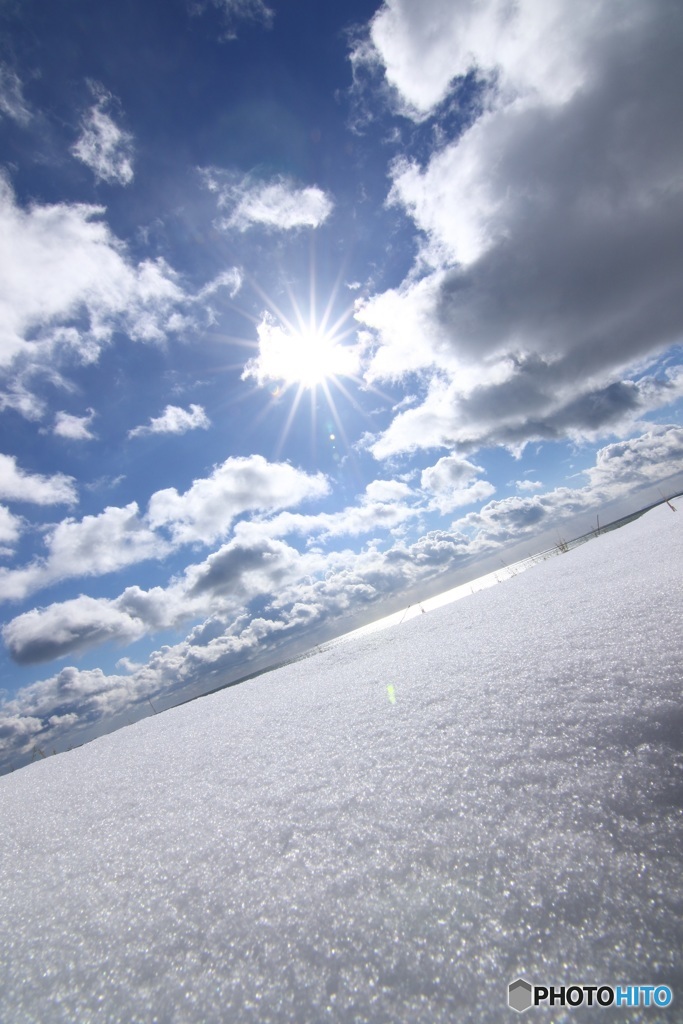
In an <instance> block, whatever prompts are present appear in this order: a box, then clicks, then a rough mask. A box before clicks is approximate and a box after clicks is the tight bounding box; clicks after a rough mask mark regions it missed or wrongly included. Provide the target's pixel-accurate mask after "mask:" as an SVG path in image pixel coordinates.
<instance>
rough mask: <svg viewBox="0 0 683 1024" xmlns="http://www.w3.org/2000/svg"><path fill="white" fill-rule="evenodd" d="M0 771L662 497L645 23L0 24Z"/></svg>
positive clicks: (681, 252) (669, 405)
mask: <svg viewBox="0 0 683 1024" xmlns="http://www.w3.org/2000/svg"><path fill="white" fill-rule="evenodd" d="M0 21H1V22H2V31H1V32H0V37H1V38H2V43H1V44H0V146H1V147H2V149H1V166H0V174H1V182H0V217H1V218H2V225H1V226H0V374H1V379H0V420H1V422H2V444H1V446H0V502H1V503H2V504H1V507H0V550H1V553H2V559H3V562H2V567H1V568H0V596H1V597H2V598H3V623H4V625H3V631H2V638H3V649H2V654H1V655H0V662H1V664H2V673H3V682H2V686H3V687H4V690H3V694H4V700H3V705H2V708H1V709H0V736H1V737H2V740H3V742H4V744H5V754H4V762H3V763H5V764H9V765H11V764H18V763H21V762H22V760H26V759H27V758H29V757H30V756H31V754H32V752H33V750H34V749H35V748H36V747H37V746H40V747H41V749H42V748H45V747H46V748H49V749H52V748H53V747H54V748H57V749H60V748H63V747H64V746H68V745H69V743H73V742H78V741H79V739H81V738H83V737H85V736H87V735H91V734H92V733H93V732H96V731H98V730H99V731H101V730H103V729H105V728H109V727H111V725H112V724H117V723H119V722H125V721H128V720H134V719H135V718H136V717H139V716H140V715H141V714H147V713H149V711H150V707H149V703H150V700H151V702H152V703H153V704H155V703H158V705H159V707H168V706H170V705H171V704H173V703H175V702H177V701H179V700H184V699H187V698H188V697H189V696H192V695H195V694H197V693H199V692H202V691H204V690H207V689H210V688H212V687H215V686H216V685H219V684H220V683H221V682H222V681H225V680H228V679H230V678H235V677H237V676H239V675H241V674H244V673H246V672H249V671H251V670H253V669H254V668H257V667H261V666H262V665H264V664H267V663H269V662H273V661H276V660H278V659H281V658H283V657H287V656H288V655H290V654H292V653H295V652H297V651H300V650H302V649H305V648H306V647H308V646H311V645H312V644H315V643H317V642H319V641H320V640H321V639H323V638H325V637H326V636H329V635H332V634H335V633H339V632H343V631H345V630H346V629H348V628H351V627H352V626H353V625H357V624H359V623H360V622H362V621H367V620H368V619H370V618H373V617H377V616H379V615H381V614H384V613H385V612H386V611H387V610H391V608H392V607H393V606H395V605H396V604H400V603H407V602H408V601H410V600H414V599H415V596H416V595H419V594H420V593H426V592H427V591H432V592H434V591H436V590H439V589H445V588H446V587H447V586H449V585H453V583H454V582H457V581H458V580H460V579H462V578H466V577H467V576H468V575H469V576H474V575H477V574H478V573H479V571H484V569H485V568H488V567H490V566H495V565H496V564H499V563H500V560H501V559H509V558H510V557H511V556H514V555H515V553H516V552H520V554H524V553H526V552H527V551H529V550H534V549H537V548H538V547H540V546H542V545H543V544H545V543H552V542H553V538H556V537H558V536H570V535H574V534H577V533H580V532H583V530H585V529H588V528H590V526H591V525H592V524H593V523H594V522H595V517H596V515H598V514H600V515H601V518H603V517H604V518H608V517H610V516H612V517H613V515H615V514H617V513H619V512H621V511H627V510H629V511H630V510H632V509H634V508H637V507H639V506H641V505H644V504H646V503H647V502H648V501H651V500H656V499H657V498H658V497H660V496H661V493H671V492H673V491H676V490H678V489H680V486H681V482H682V476H681V474H682V473H683V429H682V428H681V425H680V412H681V396H682V395H683V371H682V369H681V363H682V355H683V349H682V348H681V328H682V324H683V302H682V301H681V297H680V296H681V290H680V280H681V270H682V264H683V232H681V224H682V221H683V217H682V214H683V191H682V189H681V179H680V168H681V166H683V152H682V151H683V139H681V136H680V130H679V129H680V123H679V99H680V95H681V86H682V85H683V83H682V82H681V77H682V75H683V72H682V71H681V67H683V64H682V63H681V49H682V47H681V36H682V34H683V18H682V17H681V12H680V7H679V5H678V4H676V3H674V2H668V0H658V2H657V3H652V4H648V5H643V4H640V3H637V2H635V0H634V2H633V3H631V2H627V3H623V2H619V3H617V2H616V0H614V2H611V0H606V2H602V3H595V2H591V3H588V2H585V3H578V4H577V3H576V2H572V3H571V4H570V3H568V2H565V0H553V2H552V3H550V4H548V3H544V4H542V5H540V4H537V3H534V2H531V0H521V2H520V3H519V4H518V5H516V6H515V7H514V8H509V9H508V8H505V7H504V6H501V5H499V4H497V3H494V2H492V0H491V2H488V0H484V2H481V3H477V4H474V3H466V2H457V3H455V2H454V3H449V4H444V3H443V2H441V0H420V3H417V2H416V0H412V2H409V0H390V2H389V0H387V2H385V3H384V4H381V5H379V4H377V3H376V2H373V3H369V2H368V3H361V2H357V3H346V4H343V5H333V4H321V3H319V2H314V0H297V2H291V3H287V4H279V3H277V2H273V3H271V4H269V5H266V3H264V2H262V0H203V2H199V3H189V2H185V0H163V2H162V0H148V2H146V3H144V4H140V3H134V2H132V0H131V2H121V0H117V2H116V3H113V2H109V0H102V2H101V3H98V4H96V5H93V4H91V3H89V2H86V0H70V2H66V0H54V2H53V3H51V4H49V5H46V4H42V3H39V2H38V0H25V2H23V3H21V4H5V5H3V8H2V10H1V12H0Z"/></svg>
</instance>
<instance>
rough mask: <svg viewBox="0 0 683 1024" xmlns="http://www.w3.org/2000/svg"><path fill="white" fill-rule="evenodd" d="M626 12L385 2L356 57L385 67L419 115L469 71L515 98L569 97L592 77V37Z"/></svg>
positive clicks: (557, 5)
mask: <svg viewBox="0 0 683 1024" xmlns="http://www.w3.org/2000/svg"><path fill="white" fill-rule="evenodd" d="M596 8H597V10H596ZM620 15H621V16H622V18H623V5H622V4H619V3H617V2H610V0H603V2H602V3H601V4H599V5H596V4H593V3H590V2H589V0H573V2H572V3H569V2H567V0H555V2H553V3H542V2H539V0H523V2H521V3H517V4H514V5H513V4H508V3H501V2H500V0H484V2H480V0H459V2H458V3H453V2H452V0H421V2H420V3H419V4H418V3H415V2H414V0H385V3H383V4H382V7H381V8H380V9H379V11H378V12H377V13H376V14H375V16H374V18H373V19H372V22H371V23H370V36H369V40H367V41H362V42H361V44H360V46H359V48H358V50H357V52H356V54H355V56H354V57H353V59H355V60H356V61H358V60H361V61H362V60H365V61H368V60H369V61H372V62H376V63H378V64H380V65H381V66H382V67H383V69H384V72H385V75H386V79H387V82H388V83H389V84H390V86H391V87H392V88H393V89H394V90H395V91H396V93H397V95H398V97H399V100H400V104H401V108H402V112H403V113H404V114H406V115H407V116H409V117H412V118H414V119H415V120H422V119H424V118H426V117H428V116H429V115H430V114H432V113H433V112H434V110H435V108H437V107H438V105H439V104H440V103H441V102H442V101H443V100H444V99H445V98H446V97H447V96H448V94H449V92H450V91H451V89H452V87H453V85H454V84H455V81H456V80H457V79H458V78H462V77H464V76H465V75H467V74H468V73H469V72H477V73H479V74H480V75H484V76H495V77H494V81H495V86H496V89H497V91H498V92H499V93H500V94H501V95H502V96H504V97H505V98H506V99H508V100H513V99H514V98H516V97H517V96H519V95H525V94H528V93H530V92H534V93H541V94H542V95H543V96H544V98H545V99H547V100H552V101H553V102H563V101H566V100H567V99H568V98H569V97H570V96H571V95H573V93H574V92H575V91H576V90H577V89H579V88H580V87H581V86H582V85H583V84H584V82H585V69H584V63H583V60H582V50H583V48H584V47H585V45H586V42H587V41H588V40H592V39H594V38H595V37H596V36H598V37H599V36H600V35H601V34H602V33H604V32H605V31H606V26H610V25H612V24H614V23H617V24H618V22H619V18H620ZM368 44H369V45H368Z"/></svg>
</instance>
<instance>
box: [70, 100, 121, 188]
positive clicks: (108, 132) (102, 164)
mask: <svg viewBox="0 0 683 1024" xmlns="http://www.w3.org/2000/svg"><path fill="white" fill-rule="evenodd" d="M90 88H91V91H92V92H93V94H94V96H95V100H96V102H95V104H94V105H93V106H92V107H91V108H90V110H89V111H88V113H87V114H86V115H85V116H84V117H83V120H82V125H81V135H80V137H79V139H78V142H77V143H76V145H75V146H74V147H73V149H72V153H73V154H74V156H75V157H77V158H78V159H79V160H81V161H82V162H83V163H84V164H87V166H88V167H89V168H90V170H91V171H92V172H93V174H94V175H95V178H96V179H97V181H106V182H108V183H109V184H110V185H112V184H114V185H130V183H131V181H132V180H133V136H132V135H131V134H130V133H129V132H126V131H124V130H123V129H122V128H119V127H118V125H117V124H116V122H115V121H114V120H113V118H112V117H111V116H110V115H109V114H108V113H107V108H108V107H109V106H110V105H111V104H112V102H113V97H112V95H111V93H108V92H107V91H106V89H103V88H102V86H101V85H97V84H96V83H91V84H90Z"/></svg>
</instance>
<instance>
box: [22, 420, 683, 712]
mask: <svg viewBox="0 0 683 1024" xmlns="http://www.w3.org/2000/svg"><path fill="white" fill-rule="evenodd" d="M470 467H471V468H470ZM233 468H234V467H233ZM477 471H478V467H476V466H474V465H473V464H470V463H467V462H466V461H465V460H454V459H445V460H440V461H439V463H437V464H436V465H435V466H433V467H431V468H430V469H429V470H427V471H426V474H427V476H426V481H425V482H426V483H427V484H428V483H430V482H431V483H432V484H435V485H436V486H437V487H440V488H441V491H439V492H437V496H438V494H441V495H442V496H447V494H448V488H449V487H451V486H452V487H453V488H458V487H459V486H463V485H464V484H465V483H466V482H467V481H468V480H471V479H472V475H474V474H476V472H477ZM586 475H587V477H588V484H587V485H586V486H585V487H580V488H574V489H572V488H567V487H560V488H556V489H555V490H552V491H549V492H546V493H544V494H537V495H533V496H512V497H507V498H504V499H502V500H500V501H492V502H489V503H488V504H487V505H485V506H484V507H483V508H481V509H480V511H478V512H470V513H468V514H466V515H465V516H463V517H461V518H460V519H458V520H456V521H455V522H454V523H453V524H452V526H451V528H450V529H449V530H436V531H432V532H430V533H428V534H426V535H424V536H423V537H420V538H419V539H418V540H417V541H415V542H414V543H411V544H408V543H404V542H397V543H395V544H394V545H393V546H392V547H390V548H389V549H388V550H381V549H380V547H379V546H378V545H377V544H373V543H371V544H369V545H368V546H367V547H366V548H365V549H364V550H362V551H360V552H358V551H351V550H343V551H332V552H329V553H328V554H324V555H323V554H322V553H321V552H320V551H316V550H312V551H309V552H306V553H304V554H301V553H300V552H299V551H297V550H296V549H295V548H293V547H292V546H290V545H289V544H286V543H284V542H283V541H281V540H278V539H277V538H276V537H274V536H269V535H268V528H269V527H270V526H273V527H274V532H278V530H280V529H281V528H282V533H285V532H297V531H298V528H299V526H301V532H306V530H308V529H310V527H311V526H312V525H313V523H311V522H309V523H297V519H298V518H301V519H302V520H305V519H306V518H307V517H305V516H303V517H297V516H291V517H289V514H288V513H283V514H282V515H281V516H277V517H275V519H274V520H273V521H272V522H271V523H267V522H266V523H264V524H261V523H258V522H256V523H254V522H244V523H240V524H238V527H237V529H236V533H235V536H234V537H233V538H232V539H231V540H230V541H228V542H227V543H226V544H224V545H223V546H222V547H221V548H220V549H219V550H218V551H215V552H213V553H212V554H210V555H209V556H208V557H207V558H206V559H205V560H204V561H202V562H199V563H197V564H195V565H190V566H189V567H188V568H187V569H186V570H185V572H184V574H183V575H182V576H180V577H174V578H173V579H172V580H171V582H170V584H169V586H168V587H167V588H165V589H164V588H161V587H155V588H153V589H151V590H149V591H144V590H142V589H141V588H139V587H128V588H127V589H126V590H124V591H123V593H122V594H120V595H119V596H118V597H116V598H114V599H104V598H100V599H90V598H79V599H76V600H73V601H67V602H61V603H57V604H54V605H49V606H48V607H47V608H43V609H34V610H33V611H32V612H29V613H25V614H23V615H19V616H17V617H16V618H15V619H13V620H12V621H11V622H10V623H8V625H7V627H6V628H5V634H4V635H5V639H6V642H7V643H8V645H9V647H10V650H11V653H12V655H13V657H15V659H16V660H18V661H20V662H23V663H29V662H32V661H34V660H46V659H48V658H51V657H62V656H65V655H67V654H69V653H77V652H80V651H83V650H85V649H87V648H88V647H92V646H94V645H96V644H99V643H103V642H111V641H116V642H128V641H129V640H131V639H137V638H139V637H141V636H142V635H144V634H147V633H152V632H156V631H159V630H165V629H170V628H178V627H179V626H180V625H181V624H182V623H184V622H187V621H189V620H192V619H194V620H195V621H198V622H201V620H205V621H203V622H201V624H200V625H198V626H196V627H195V628H194V629H193V630H192V633H191V634H190V636H189V637H188V638H187V639H186V640H185V641H183V642H182V643H179V644H177V645H175V646H174V647H164V648H162V650H161V651H159V652H157V654H156V655H154V656H153V657H152V658H151V659H150V661H149V663H148V664H147V665H146V666H145V667H143V668H141V669H139V670H135V672H134V673H133V677H134V678H133V682H132V684H131V686H132V689H131V690H130V691H129V692H128V698H127V699H128V700H130V699H131V693H135V688H136V686H138V685H139V686H140V687H141V688H142V689H143V690H144V692H146V693H147V692H150V688H152V689H157V688H164V689H166V690H168V691H173V690H174V689H176V688H177V687H178V686H179V685H185V684H189V683H193V684H196V685H200V684H201V682H202V680H203V679H204V680H206V679H208V678H210V677H211V674H212V673H213V672H214V671H217V670H218V669H220V670H221V671H223V672H225V671H228V670H229V669H231V668H232V669H236V668H237V667H238V666H240V667H241V669H242V671H244V658H245V657H247V656H248V655H249V654H250V653H254V652H256V651H258V654H259V656H260V657H262V658H264V659H266V658H268V657H269V656H271V657H272V655H273V651H274V650H275V649H276V647H277V644H279V643H280V641H281V639H282V638H283V636H284V635H285V634H288V633H289V635H291V636H292V637H295V636H296V633H297V630H299V629H301V628H304V629H310V628H311V627H312V626H313V625H315V624H316V623H318V624H322V623H326V624H327V627H328V628H329V626H330V625H331V624H332V623H333V622H334V621H335V620H336V619H339V618H341V617H343V616H353V615H355V614H358V613H360V612H363V610H364V609H367V608H368V606H370V605H372V604H376V603H378V602H380V601H386V600H387V599H388V598H391V599H392V600H394V601H398V602H400V601H401V595H403V594H406V593H408V592H409V591H410V589H411V588H412V587H414V586H416V585H417V584H426V583H428V582H429V581H433V580H435V579H436V578H437V577H440V578H443V573H445V572H449V571H452V570H454V569H456V568H458V567H463V566H464V565H466V564H468V563H469V562H470V561H472V560H473V559H474V558H475V557H478V556H481V555H482V554H485V553H489V554H490V553H492V552H494V551H496V549H498V548H500V547H501V546H502V545H509V544H512V543H516V542H518V541H519V540H521V539H524V538H528V537H538V536H539V535H541V534H543V533H546V532H547V531H548V530H551V529H552V528H554V527H556V526H557V525H559V524H561V523H562V522H565V521H568V520H569V519H570V518H572V517H575V516H577V515H578V514H579V513H585V512H586V511H587V510H594V509H595V508H596V507H597V508H600V507H602V506H604V505H606V504H607V503H608V502H610V501H613V500H614V499H616V498H618V497H620V496H624V495H627V494H628V495H629V496H631V499H632V496H633V493H634V492H635V491H637V489H638V488H641V487H644V486H646V485H651V484H652V483H656V482H657V481H658V480H664V479H666V477H667V476H671V477H672V479H673V477H674V475H676V479H677V480H678V482H679V483H680V480H681V478H682V476H683V428H680V427H676V426H671V427H654V428H653V429H652V430H651V431H649V432H648V433H647V434H644V435H642V436H640V437H637V438H634V439H632V440H631V441H624V442H620V443H619V444H618V445H609V446H607V447H605V448H604V449H602V451H600V452H599V453H598V456H597V459H596V465H595V466H594V467H593V468H592V469H590V470H588V471H587V474H586ZM242 482H243V483H244V481H242ZM480 482H482V481H480ZM375 483H376V484H377V485H378V486H377V487H374V486H372V485H371V486H370V488H369V490H368V491H366V493H365V495H364V496H362V498H361V501H360V504H359V506H358V507H357V508H356V509H355V510H354V509H351V508H350V509H348V510H345V513H339V514H337V515H336V516H334V515H330V516H329V517H328V521H327V522H326V521H325V517H324V516H320V517H310V519H311V520H317V522H315V524H314V525H315V529H317V530H319V531H324V530H326V529H327V530H328V531H329V532H330V533H332V532H334V530H335V529H337V528H338V529H339V532H340V533H341V532H345V531H347V532H348V526H349V525H350V524H351V519H352V516H353V513H354V511H355V512H356V513H358V515H359V516H360V517H361V518H362V516H363V514H364V511H365V510H369V511H370V512H371V513H372V514H376V513H377V509H378V506H380V505H381V502H378V501H377V498H378V497H379V496H380V495H382V494H383V495H385V496H386V497H387V498H388V499H390V491H392V490H393V488H392V487H391V486H390V485H391V484H392V483H393V482H392V481H376V482H375ZM399 483H400V481H399ZM484 483H485V481H484ZM474 485H475V486H476V481H475V484H474ZM404 486H405V485H404ZM401 490H402V495H401V494H395V498H394V500H393V501H391V500H388V501H387V506H386V507H387V509H390V508H392V507H393V508H394V509H395V508H396V506H397V505H398V504H399V502H400V499H401V497H403V498H408V497H409V494H406V493H405V491H404V490H403V489H402V488H401ZM404 509H406V506H404ZM115 511H118V510H115ZM132 511H133V512H134V511H135V510H132ZM407 511H409V512H410V511H413V512H414V511H415V510H407ZM399 512H400V509H399ZM344 515H347V517H348V522H347V523H346V524H344V523H343V518H344ZM288 518H289V519H290V521H289V522H288V521H287V520H288ZM261 525H263V526H264V529H263V530H261V529H260V527H261ZM365 527H366V528H367V523H366V524H365ZM87 532H88V531H86V533H87ZM77 534H78V531H77ZM98 539H104V538H103V537H100V538H98V536H97V530H96V529H91V530H90V534H89V536H87V537H84V538H80V537H78V536H75V537H73V538H68V537H67V538H66V539H65V543H64V545H63V548H65V549H68V553H69V557H73V556H74V554H75V553H77V554H78V556H79V557H80V558H91V557H93V554H94V553H95V551H96V543H97V541H98ZM81 540H83V542H82V543H81V542H80V541H81ZM114 543H116V540H114ZM77 549H78V550H77ZM254 601H257V602H258V604H257V609H258V610H257V611H256V612H254V611H253V610H252V609H253V605H252V602H254ZM264 601H265V605H264ZM206 616H209V618H208V619H206ZM74 671H75V670H74ZM128 678H129V679H130V677H128ZM116 685H117V686H118V681H117V682H116Z"/></svg>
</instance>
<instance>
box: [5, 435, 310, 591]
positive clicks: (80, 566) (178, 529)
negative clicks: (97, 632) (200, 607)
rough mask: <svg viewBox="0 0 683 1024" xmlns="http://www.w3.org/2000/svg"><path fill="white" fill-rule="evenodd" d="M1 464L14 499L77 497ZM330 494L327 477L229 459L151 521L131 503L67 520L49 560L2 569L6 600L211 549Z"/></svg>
mask: <svg viewBox="0 0 683 1024" xmlns="http://www.w3.org/2000/svg"><path fill="white" fill-rule="evenodd" d="M1 458H2V459H4V460H6V461H4V462H0V468H3V467H4V470H5V479H6V481H7V484H6V490H7V493H8V495H9V494H12V493H15V492H16V491H17V489H19V488H21V491H22V493H33V495H34V497H35V498H38V497H41V498H42V500H43V501H45V500H46V498H47V496H48V495H52V496H53V497H54V496H55V495H57V494H60V493H61V494H62V495H64V496H65V495H67V494H70V493H71V491H70V490H69V488H70V486H71V484H70V482H69V478H67V477H65V478H61V477H60V476H57V477H52V478H39V477H35V478H34V477H29V478H28V484H27V485H26V486H25V485H24V484H23V483H22V477H21V474H20V473H19V475H17V473H18V472H19V471H17V470H16V466H15V465H14V461H13V460H12V459H10V458H9V457H8V456H3V457H1ZM328 491H329V483H328V481H327V479H326V477H324V476H323V474H322V473H317V474H315V475H314V476H310V475H308V474H306V473H304V472H303V471H302V470H299V469H295V468H293V467H292V466H290V465H289V464H288V463H272V462H267V461H266V459H264V458H263V457H262V456H260V455H254V456H251V457H249V458H231V459H227V460H226V462H224V463H223V464H222V465H220V466H218V467H217V468H216V469H215V470H214V472H213V473H212V474H211V476H210V477H207V478H204V479H200V480H195V482H194V483H193V485H192V487H191V488H190V489H189V490H188V491H186V492H185V493H184V494H179V493H178V491H177V490H176V489H175V488H168V489H165V490H161V491H156V492H155V493H154V494H153V495H152V497H151V499H150V502H149V507H148V512H147V514H146V515H141V514H140V510H139V508H138V505H137V503H136V502H131V503H130V504H129V505H126V506H125V507H123V508H119V507H116V506H109V507H107V508H105V509H104V511H103V512H101V513H100V514H99V515H91V516H84V517H83V519H80V520H77V519H73V518H67V519H65V520H63V521H62V522H61V523H59V524H58V525H57V526H55V527H53V528H52V529H51V530H49V531H48V532H47V533H46V536H45V545H46V548H47V553H46V554H45V555H44V556H43V557H41V558H36V559H34V560H33V561H32V562H30V563H28V564H27V565H25V566H22V567H19V568H11V569H8V568H3V569H0V587H1V593H2V598H3V599H4V600H16V599H23V598H25V597H26V596H27V595H29V594H31V593H33V592H35V591H36V590H39V589H40V588H42V587H45V586H48V585H50V584H51V583H54V582H57V581H59V580H65V579H71V578H74V577H79V576H101V575H104V574H106V573H111V572H116V571H117V570H119V569H123V568H125V567H126V566H129V565H134V564H136V563H137V562H141V561H145V560H148V559H160V558H164V557H165V556H166V555H168V554H169V553H170V552H171V551H172V550H174V548H176V547H178V546H180V545H183V544H210V543H211V542H213V541H214V540H216V539H217V538H219V537H222V536H225V535H226V534H227V533H228V532H229V530H230V529H231V527H232V525H233V523H234V520H235V519H236V518H237V517H238V516H239V515H241V514H242V513H244V512H248V511H251V512H254V511H259V512H274V511H277V510H278V509H282V508H287V507H288V506H291V505H296V504H299V503H300V502H302V501H306V500H312V499H317V498H320V497H323V496H324V495H326V494H327V493H328ZM0 493H1V492H0ZM24 500H28V499H26V497H24ZM60 500H61V499H60ZM166 532H169V533H170V535H171V539H170V541H169V539H168V538H167V537H166V536H165V535H164V534H165V533H166Z"/></svg>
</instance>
